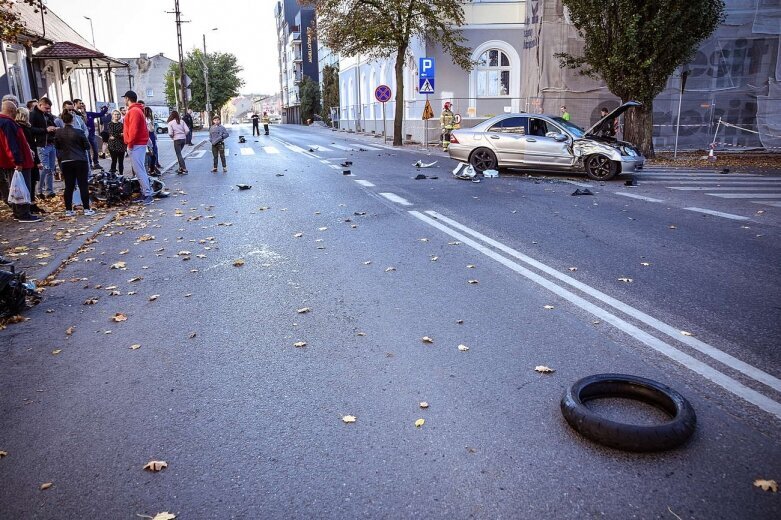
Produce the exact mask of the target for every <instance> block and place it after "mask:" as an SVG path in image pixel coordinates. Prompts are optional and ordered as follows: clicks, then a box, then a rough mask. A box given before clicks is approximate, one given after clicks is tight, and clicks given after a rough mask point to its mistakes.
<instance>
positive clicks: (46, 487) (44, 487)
mask: <svg viewBox="0 0 781 520" xmlns="http://www.w3.org/2000/svg"><path fill="white" fill-rule="evenodd" d="M53 485H54V484H52V483H51V482H44V483H43V484H41V491H43V490H44V489H49V488H50V487H52V486H53Z"/></svg>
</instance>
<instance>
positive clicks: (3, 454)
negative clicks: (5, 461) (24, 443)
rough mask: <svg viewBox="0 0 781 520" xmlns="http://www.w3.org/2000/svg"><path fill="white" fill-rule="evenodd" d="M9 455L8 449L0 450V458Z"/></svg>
mask: <svg viewBox="0 0 781 520" xmlns="http://www.w3.org/2000/svg"><path fill="white" fill-rule="evenodd" d="M7 456H8V452H7V451H0V459H2V458H3V457H7Z"/></svg>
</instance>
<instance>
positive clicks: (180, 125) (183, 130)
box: [168, 110, 190, 175]
mask: <svg viewBox="0 0 781 520" xmlns="http://www.w3.org/2000/svg"><path fill="white" fill-rule="evenodd" d="M189 131H190V128H189V127H188V126H187V123H185V122H184V119H183V118H181V117H179V112H177V111H176V110H174V111H172V112H171V115H170V116H168V135H169V136H171V139H173V141H174V151H175V152H176V160H177V161H179V170H178V171H177V173H178V174H179V175H187V173H188V172H187V165H186V164H185V163H184V157H182V149H183V148H184V145H185V143H186V142H187V132H189Z"/></svg>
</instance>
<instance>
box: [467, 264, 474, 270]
mask: <svg viewBox="0 0 781 520" xmlns="http://www.w3.org/2000/svg"><path fill="white" fill-rule="evenodd" d="M466 268H467V269H474V268H475V265H474V264H468V265H467V266H466Z"/></svg>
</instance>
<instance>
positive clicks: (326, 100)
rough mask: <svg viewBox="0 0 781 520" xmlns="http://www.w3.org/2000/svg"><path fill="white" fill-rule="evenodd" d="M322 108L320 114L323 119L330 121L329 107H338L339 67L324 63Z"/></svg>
mask: <svg viewBox="0 0 781 520" xmlns="http://www.w3.org/2000/svg"><path fill="white" fill-rule="evenodd" d="M322 80H323V109H322V110H321V112H320V115H321V116H323V120H325V121H327V122H328V123H331V107H339V67H338V66H333V65H326V66H325V67H323V77H322Z"/></svg>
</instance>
